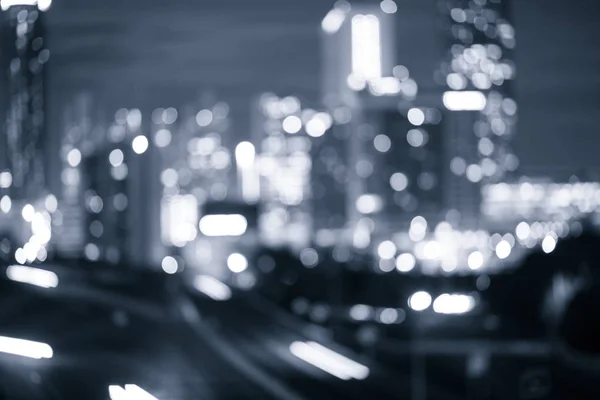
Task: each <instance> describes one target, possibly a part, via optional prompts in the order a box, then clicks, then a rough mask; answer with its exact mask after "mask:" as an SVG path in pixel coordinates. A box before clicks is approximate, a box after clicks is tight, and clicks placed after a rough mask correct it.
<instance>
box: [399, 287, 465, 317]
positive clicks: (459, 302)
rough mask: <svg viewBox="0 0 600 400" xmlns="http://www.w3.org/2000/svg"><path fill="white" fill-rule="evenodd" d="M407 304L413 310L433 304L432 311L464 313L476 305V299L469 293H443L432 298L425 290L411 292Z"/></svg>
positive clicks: (422, 308) (419, 309) (424, 308)
mask: <svg viewBox="0 0 600 400" xmlns="http://www.w3.org/2000/svg"><path fill="white" fill-rule="evenodd" d="M408 305H409V307H410V308H412V309H413V310H414V311H425V310H427V309H428V308H429V307H431V306H432V305H433V311H434V312H436V313H438V314H455V315H456V314H466V313H469V312H471V311H472V310H473V309H474V308H475V305H476V300H475V298H474V297H473V296H471V295H466V294H449V293H444V294H441V295H439V296H438V297H436V298H435V300H433V298H432V297H431V295H430V294H429V293H428V292H425V291H419V292H416V293H414V294H412V295H411V296H410V297H409V299H408Z"/></svg>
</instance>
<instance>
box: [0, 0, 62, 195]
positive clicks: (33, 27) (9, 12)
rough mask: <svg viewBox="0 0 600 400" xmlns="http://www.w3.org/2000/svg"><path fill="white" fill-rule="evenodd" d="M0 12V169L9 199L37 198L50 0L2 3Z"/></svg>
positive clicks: (41, 170) (40, 179) (41, 167)
mask: <svg viewBox="0 0 600 400" xmlns="http://www.w3.org/2000/svg"><path fill="white" fill-rule="evenodd" d="M0 4H1V8H2V11H1V12H0V71H1V74H0V118H1V125H0V126H1V129H0V136H1V137H2V138H1V139H0V168H2V169H4V170H6V171H5V172H9V173H10V175H11V178H12V179H11V181H12V182H11V185H10V186H11V188H10V194H11V196H13V197H14V198H17V199H18V198H32V197H36V198H37V197H40V196H41V195H42V193H43V188H44V185H45V176H44V174H45V172H44V170H45V162H46V160H47V157H45V154H44V150H45V146H44V141H45V140H46V135H45V115H44V112H45V101H46V95H45V93H46V92H45V69H46V68H45V64H46V63H47V62H48V60H49V58H50V51H49V50H48V48H47V43H46V32H45V27H44V23H43V11H46V10H47V9H48V8H49V7H50V4H51V0H43V1H33V0H3V1H2V2H1V3H0Z"/></svg>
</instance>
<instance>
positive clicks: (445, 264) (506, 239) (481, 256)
mask: <svg viewBox="0 0 600 400" xmlns="http://www.w3.org/2000/svg"><path fill="white" fill-rule="evenodd" d="M359 225H360V224H359ZM364 230H365V235H369V234H370V227H365V229H364ZM523 230H524V228H523V226H522V225H519V226H518V228H517V236H518V240H517V239H516V238H515V236H514V235H513V234H512V233H506V234H504V235H500V234H498V233H495V234H490V233H489V232H487V231H484V230H479V231H469V230H467V231H460V230H455V229H453V228H452V225H451V224H449V223H448V222H442V223H439V224H438V225H437V226H435V229H433V231H430V230H429V226H428V223H427V220H426V219H425V218H423V217H422V216H416V217H414V218H413V219H412V221H411V223H410V226H409V230H408V232H401V233H397V234H396V235H395V236H394V240H384V241H381V242H379V244H378V245H377V246H376V248H375V249H374V250H375V253H376V256H377V259H378V260H379V268H380V269H381V270H382V271H383V272H390V271H392V270H393V269H394V268H395V269H396V270H397V271H398V272H400V273H408V272H411V271H413V270H414V269H415V267H417V266H418V267H419V271H420V272H421V273H436V272H439V271H441V272H443V273H452V272H455V271H459V270H460V271H473V272H480V271H489V270H490V269H489V268H487V267H490V268H492V267H495V266H502V265H503V264H502V263H501V261H502V260H505V259H508V258H509V257H513V256H517V255H521V254H523V251H521V249H522V248H524V247H533V245H535V244H537V243H541V240H542V239H543V236H542V234H543V235H548V234H552V231H551V230H547V231H544V232H542V234H540V235H539V236H538V241H536V242H534V243H533V244H531V245H529V244H530V243H529V241H528V240H529V239H528V238H529V233H528V232H527V234H526V235H525V233H524V232H523ZM519 235H521V236H527V237H524V238H523V239H521V236H519ZM355 236H356V235H355ZM355 239H356V238H355ZM365 239H367V238H365ZM549 240H550V239H548V241H549ZM355 244H356V243H355ZM363 244H364V245H366V246H368V244H369V241H368V240H366V241H365V242H364V243H363ZM517 247H518V249H519V251H517V250H516V248H517ZM363 248H364V247H363ZM511 259H512V258H511Z"/></svg>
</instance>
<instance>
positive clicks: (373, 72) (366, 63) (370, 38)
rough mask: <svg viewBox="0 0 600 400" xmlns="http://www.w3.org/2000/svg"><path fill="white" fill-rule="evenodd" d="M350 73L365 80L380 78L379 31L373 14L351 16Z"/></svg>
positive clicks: (376, 19)
mask: <svg viewBox="0 0 600 400" xmlns="http://www.w3.org/2000/svg"><path fill="white" fill-rule="evenodd" d="M352 73H353V74H354V75H355V76H356V77H358V78H361V79H364V80H366V81H372V80H376V79H379V78H381V32H380V25H379V19H378V18H377V17H376V16H375V15H372V14H368V15H362V14H358V15H355V16H354V17H353V18H352Z"/></svg>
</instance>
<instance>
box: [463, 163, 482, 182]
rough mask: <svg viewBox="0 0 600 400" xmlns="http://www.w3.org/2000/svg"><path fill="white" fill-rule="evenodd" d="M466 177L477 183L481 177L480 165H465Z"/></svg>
mask: <svg viewBox="0 0 600 400" xmlns="http://www.w3.org/2000/svg"><path fill="white" fill-rule="evenodd" d="M466 174H467V179H468V180H470V181H471V182H473V183H477V182H479V181H481V179H482V178H483V171H482V169H481V167H480V166H479V165H477V164H471V165H469V166H468V167H467V171H466Z"/></svg>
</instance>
